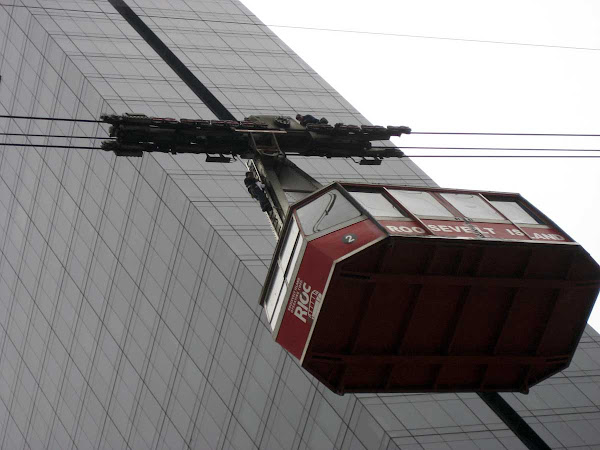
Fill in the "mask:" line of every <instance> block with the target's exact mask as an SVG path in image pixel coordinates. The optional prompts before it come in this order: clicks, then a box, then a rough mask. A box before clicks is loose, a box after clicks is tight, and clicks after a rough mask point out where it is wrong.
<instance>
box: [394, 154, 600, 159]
mask: <svg viewBox="0 0 600 450" xmlns="http://www.w3.org/2000/svg"><path fill="white" fill-rule="evenodd" d="M405 156H406V157H407V158H545V159H549V158H575V159H577V158H588V159H589V158H600V155H405Z"/></svg>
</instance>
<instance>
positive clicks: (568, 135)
mask: <svg viewBox="0 0 600 450" xmlns="http://www.w3.org/2000/svg"><path fill="white" fill-rule="evenodd" d="M410 134H435V135H458V136H550V137H553V136H559V137H562V136H565V137H600V134H577V133H491V132H490V133H478V132H474V133H473V132H466V131H464V132H455V131H411V133H410Z"/></svg>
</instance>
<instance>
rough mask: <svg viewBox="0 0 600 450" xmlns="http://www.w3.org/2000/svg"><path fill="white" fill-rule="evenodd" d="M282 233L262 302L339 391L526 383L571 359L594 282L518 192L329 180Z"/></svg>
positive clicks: (279, 334) (293, 348)
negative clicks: (364, 183) (382, 184)
mask: <svg viewBox="0 0 600 450" xmlns="http://www.w3.org/2000/svg"><path fill="white" fill-rule="evenodd" d="M281 236H282V238H281V239H280V241H279V244H278V246H277V250H276V253H275V256H274V258H273V262H272V264H271V267H270V269H269V273H268V276H267V280H266V283H265V286H264V289H263V293H262V296H261V304H262V305H263V306H264V309H265V311H266V314H267V318H268V321H269V323H270V326H271V329H272V333H273V336H274V338H275V340H276V341H277V342H278V343H279V344H280V345H282V346H283V347H284V348H285V349H286V350H287V351H289V352H290V353H291V354H292V355H294V356H295V357H296V358H298V360H300V362H301V364H302V366H303V367H304V368H305V369H307V370H308V371H309V372H310V373H311V374H313V375H314V376H315V377H316V378H317V379H319V380H320V381H321V382H323V383H324V384H325V385H327V386H328V387H329V388H330V389H332V390H333V391H335V392H337V393H340V394H343V393H344V392H457V391H478V392H486V391H487V392H490V391H519V392H527V391H528V390H529V388H530V387H531V386H532V385H534V384H536V383H538V382H540V381H541V380H543V379H545V378H547V377H549V376H551V375H553V374H555V373H557V372H559V371H561V370H563V369H565V368H566V367H567V366H568V365H569V363H570V361H571V358H572V357H573V353H574V352H575V349H576V346H577V343H578V341H579V339H580V337H581V334H582V333H583V330H584V327H585V325H586V322H587V319H588V317H589V314H590V312H591V309H592V307H593V305H594V301H595V299H596V297H597V296H598V290H599V287H600V267H599V266H598V264H597V263H596V262H595V261H594V260H593V259H592V258H591V257H590V255H589V254H588V253H587V252H586V251H585V250H584V249H583V248H582V247H581V246H580V245H579V244H577V243H576V242H574V241H573V240H572V239H571V238H570V237H569V236H568V235H567V234H566V233H565V232H563V231H562V230H561V229H560V228H559V227H558V226H557V225H556V224H555V223H554V222H552V221H551V220H550V219H548V218H547V217H546V216H544V215H543V214H542V213H541V212H540V211H539V210H537V209H536V208H535V207H534V206H532V205H531V204H530V203H528V202H527V201H526V200H525V199H523V198H522V197H521V196H520V195H518V194H510V193H496V192H473V191H459V190H449V189H434V188H410V187H399V186H380V185H362V184H348V183H343V184H339V183H334V184H331V185H329V186H326V187H324V188H322V189H320V190H318V191H317V192H314V193H313V194H310V195H309V196H307V197H306V198H304V199H303V200H302V201H300V202H298V203H296V204H295V205H293V206H292V207H291V210H290V213H289V214H288V217H287V220H286V223H285V226H284V229H283V230H282V233H281Z"/></svg>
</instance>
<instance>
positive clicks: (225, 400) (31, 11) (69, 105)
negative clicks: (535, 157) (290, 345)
mask: <svg viewBox="0 0 600 450" xmlns="http://www.w3.org/2000/svg"><path fill="white" fill-rule="evenodd" d="M282 7H286V6H284V5H282ZM0 75H1V80H0V104H1V109H0V114H2V115H4V116H6V115H11V116H26V117H46V118H48V117H54V118H67V119H84V120H94V119H97V118H98V117H99V116H100V114H101V113H116V114H121V113H124V112H138V113H145V114H148V115H152V116H160V117H177V118H197V117H200V118H203V119H212V118H215V117H216V116H215V111H217V112H218V111H221V112H222V111H229V112H230V113H231V114H232V115H233V116H234V117H236V118H237V119H241V118H243V117H244V116H247V115H250V114H261V113H262V114H285V115H295V113H297V112H299V113H312V114H314V115H316V116H319V117H320V116H325V117H327V118H329V120H330V121H331V122H345V123H366V120H365V119H364V118H363V117H362V116H361V115H360V113H358V112H357V111H356V110H355V109H354V108H353V107H352V106H351V105H350V104H348V102H346V101H345V100H344V99H343V98H342V97H341V96H340V95H339V94H338V93H337V92H335V90H334V89H333V88H332V87H331V86H329V85H328V84H327V83H326V82H325V81H324V80H323V79H322V78H321V77H319V75H318V74H316V73H315V72H314V71H313V70H312V69H311V68H310V67H308V66H307V65H306V64H305V63H304V62H303V61H302V60H301V59H300V58H299V57H298V56H297V55H295V54H294V53H293V52H292V51H291V50H290V49H289V48H288V47H287V46H286V45H285V44H284V43H283V42H281V41H280V40H279V39H278V38H277V37H276V36H274V35H273V33H271V32H270V31H269V29H268V28H266V27H265V26H264V25H262V24H261V23H260V22H259V21H258V19H257V18H256V17H255V16H253V15H252V13H251V12H250V11H248V10H247V9H246V8H245V7H244V6H243V4H242V3H241V2H239V1H238V0H125V1H122V0H77V1H75V0H61V1H55V0H12V1H10V2H5V3H3V4H0ZM219 108H224V109H219ZM408 119H409V118H407V120H408ZM0 128H1V130H0V131H1V132H2V133H3V135H2V146H1V148H2V151H1V157H0V180H1V181H0V250H1V253H0V400H1V401H0V447H1V448H6V449H21V448H23V449H24V448H27V449H29V448H31V449H38V448H50V449H70V448H79V449H87V448H114V449H124V448H131V449H142V448H156V449H162V448H169V449H184V448H193V449H229V448H233V449H237V450H246V449H253V448H254V449H298V450H304V449H330V448H337V449H352V450H359V449H369V450H370V449H378V450H383V449H398V448H399V449H421V448H422V449H432V450H433V449H454V450H458V449H477V448H479V449H501V448H507V449H521V448H525V446H524V444H523V443H522V442H521V441H520V440H519V439H518V438H517V437H516V436H515V435H514V434H513V432H512V431H510V430H509V429H508V428H507V426H506V425H505V424H504V423H503V422H502V421H501V420H500V419H499V418H498V416H496V415H495V414H494V413H493V412H492V411H491V410H490V409H489V408H488V407H487V406H486V405H485V404H484V403H483V402H482V400H480V398H479V397H478V396H477V395H476V394H445V395H425V394H422V395H400V394H393V395H392V394H390V395H371V394H369V395H367V394H365V395H348V394H347V395H344V396H337V395H335V394H333V393H331V392H329V391H328V390H327V389H325V388H324V387H323V386H322V385H320V384H319V383H318V382H317V381H316V380H315V379H313V378H312V377H311V376H309V375H308V374H307V373H306V372H304V371H303V370H302V369H301V368H300V367H299V365H298V363H297V361H296V360H295V359H294V358H292V357H291V356H289V355H288V354H287V353H285V352H284V351H283V350H282V349H281V348H280V347H278V346H277V345H276V344H275V343H274V342H273V340H272V338H271V335H270V331H269V328H268V325H267V324H266V321H265V318H264V315H263V313H262V311H261V307H260V306H259V305H258V296H259V293H260V290H261V284H262V282H263V280H264V278H265V275H266V271H267V267H268V264H269V262H270V259H271V255H272V252H273V250H274V244H275V238H274V235H273V232H272V231H271V228H270V226H269V224H268V221H267V219H266V216H264V214H263V213H262V212H261V211H260V208H259V207H258V205H257V204H256V203H255V202H254V201H253V200H252V199H251V198H250V197H249V196H248V194H247V192H246V190H245V188H244V185H243V173H244V171H245V167H244V165H243V163H242V162H239V161H238V162H234V163H230V164H222V163H206V162H205V161H204V157H201V156H194V155H176V156H172V155H163V154H158V155H154V154H148V155H145V156H144V157H143V158H116V157H115V156H114V155H113V154H112V153H107V152H103V151H100V150H90V149H75V148H55V147H47V146H61V147H63V146H64V147H69V146H78V147H99V143H100V140H99V139H95V138H101V137H105V136H106V135H107V132H106V126H105V125H102V124H99V123H95V122H81V121H79V122H72V121H49V120H41V119H14V118H0ZM6 133H9V134H10V135H7V134H6ZM19 134H28V135H29V136H28V137H25V136H19ZM36 134H37V135H45V136H47V135H53V136H66V137H33V136H32V135H36ZM7 143H13V144H14V143H16V144H19V143H35V144H38V145H39V146H37V147H33V148H32V147H18V146H15V145H6V144H7ZM295 162H296V164H297V165H299V166H300V167H301V168H302V169H304V170H305V171H307V172H308V173H310V174H311V175H312V176H314V177H315V178H316V179H318V180H319V181H322V182H329V181H332V180H340V179H343V180H353V181H366V182H374V183H381V182H385V183H390V184H406V185H415V186H419V185H421V186H423V185H433V182H432V180H430V179H429V178H428V177H427V176H426V175H425V174H424V173H423V172H422V171H421V170H420V169H419V168H418V167H417V166H416V165H415V164H413V163H412V162H410V161H406V160H398V161H386V162H385V163H384V164H383V165H381V166H359V165H356V164H352V163H351V162H347V161H343V160H336V161H332V160H325V159H315V158H296V159H295ZM504 398H505V399H506V400H507V401H508V402H509V403H510V404H511V405H512V407H513V408H514V409H515V410H516V411H517V412H518V413H519V414H520V415H521V416H522V417H523V418H524V419H525V420H526V421H527V422H528V423H529V424H530V425H531V427H532V428H533V429H534V430H535V432H536V433H537V434H538V435H539V436H541V437H542V438H543V439H544V440H545V441H546V443H547V444H548V445H549V446H550V447H551V448H580V449H584V448H586V449H588V448H600V336H598V334H597V333H595V332H594V331H593V330H592V329H591V328H589V327H588V329H587V331H586V333H585V334H584V336H583V339H582V341H581V343H580V345H579V349H578V351H577V353H576V355H575V358H574V361H573V364H572V365H571V367H570V368H569V369H568V370H566V371H564V372H563V373H561V374H559V375H557V376H555V377H552V378H551V379H549V380H547V381H545V382H544V383H542V384H541V385H539V386H537V387H535V388H534V389H533V390H532V391H531V393H530V394H529V395H520V394H516V395H515V394H505V395H504Z"/></svg>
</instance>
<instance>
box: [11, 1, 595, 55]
mask: <svg viewBox="0 0 600 450" xmlns="http://www.w3.org/2000/svg"><path fill="white" fill-rule="evenodd" d="M0 6H4V7H15V8H30V9H34V8H37V9H44V10H53V11H65V12H77V13H91V14H105V15H109V14H115V13H111V12H108V11H90V10H81V9H67V8H48V7H42V6H27V5H15V4H4V3H0ZM181 12H182V13H188V11H181ZM143 16H144V17H148V18H150V19H178V17H172V16H165V15H159V14H148V13H144V14H143ZM185 20H188V21H190V20H191V21H199V22H205V23H224V24H232V25H251V26H255V27H272V28H287V29H292V30H304V31H326V32H334V33H350V34H366V35H371V36H390V37H405V38H412V39H432V40H442V41H458V42H473V43H478V44H496V45H517V46H524V47H542V48H556V49H562V50H585V51H600V48H596V47H576V46H570V45H552V44H533V43H527V42H513V41H493V40H487V39H469V38H456V37H446V36H427V35H422V34H403V33H387V32H383V31H368V30H345V29H340V28H320V27H307V26H299V25H298V26H297V25H278V24H273V23H271V24H268V23H267V24H265V23H255V22H241V21H237V20H215V19H202V18H196V17H190V16H189V15H186V16H185Z"/></svg>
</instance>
